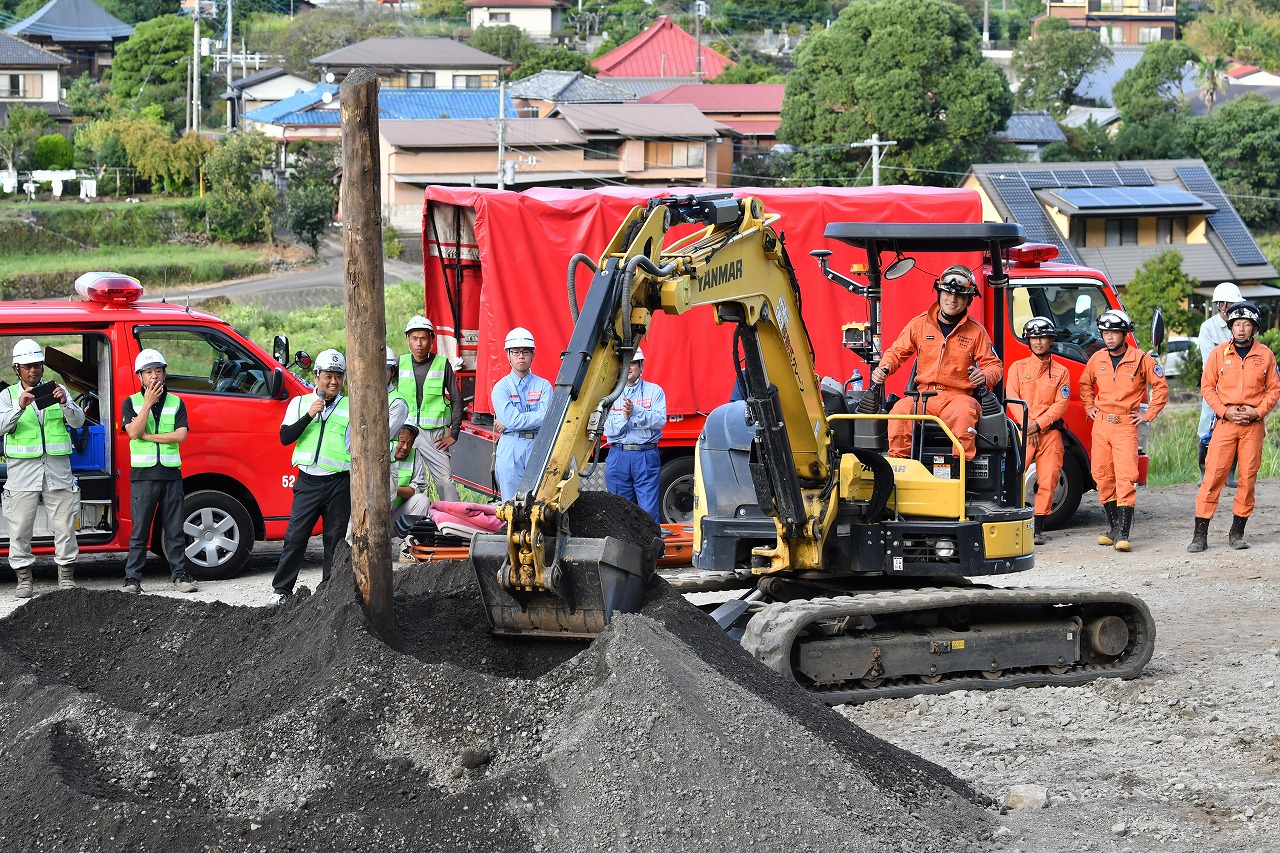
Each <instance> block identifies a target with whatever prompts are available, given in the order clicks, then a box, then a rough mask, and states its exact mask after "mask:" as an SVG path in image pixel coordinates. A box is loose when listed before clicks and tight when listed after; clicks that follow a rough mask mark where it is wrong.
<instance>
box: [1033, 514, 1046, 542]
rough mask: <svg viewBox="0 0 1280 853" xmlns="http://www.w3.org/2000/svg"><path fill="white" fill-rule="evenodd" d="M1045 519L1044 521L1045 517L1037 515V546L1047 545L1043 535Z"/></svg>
mask: <svg viewBox="0 0 1280 853" xmlns="http://www.w3.org/2000/svg"><path fill="white" fill-rule="evenodd" d="M1043 519H1044V516H1043V515H1037V516H1036V528H1035V531H1036V532H1035V543H1036V544H1037V545H1043V544H1044V543H1045V538H1044V533H1043V527H1042V520H1043Z"/></svg>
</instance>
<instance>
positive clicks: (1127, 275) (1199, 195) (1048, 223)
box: [970, 160, 1276, 286]
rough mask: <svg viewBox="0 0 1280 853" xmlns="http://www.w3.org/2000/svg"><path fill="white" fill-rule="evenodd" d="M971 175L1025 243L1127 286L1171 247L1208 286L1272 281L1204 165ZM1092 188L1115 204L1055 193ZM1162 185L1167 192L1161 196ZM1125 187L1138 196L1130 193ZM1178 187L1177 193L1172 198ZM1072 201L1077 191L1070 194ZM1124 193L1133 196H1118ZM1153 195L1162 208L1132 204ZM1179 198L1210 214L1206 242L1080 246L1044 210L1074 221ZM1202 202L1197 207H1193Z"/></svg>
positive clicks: (1134, 164) (978, 168)
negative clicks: (1079, 201)
mask: <svg viewBox="0 0 1280 853" xmlns="http://www.w3.org/2000/svg"><path fill="white" fill-rule="evenodd" d="M970 174H971V175H972V176H973V177H974V178H975V179H976V180H977V182H978V184H979V186H980V187H981V188H982V191H983V192H984V194H985V195H986V196H987V198H988V199H990V201H991V203H992V205H993V206H994V207H995V209H996V212H997V214H999V215H1000V216H1001V217H1002V218H1004V219H1006V220H1007V221H1010V222H1017V223H1019V224H1020V225H1022V227H1023V229H1024V230H1025V231H1026V232H1027V238H1028V239H1030V240H1035V241H1038V242H1044V243H1052V244H1054V245H1056V246H1058V251H1059V253H1060V255H1061V257H1062V259H1063V260H1066V261H1071V262H1074V263H1080V264H1085V265H1087V266H1091V267H1094V268H1096V269H1100V270H1102V272H1103V273H1105V274H1106V276H1107V278H1108V279H1110V280H1111V283H1112V284H1115V285H1118V286H1122V285H1125V284H1127V283H1128V282H1129V281H1130V280H1131V279H1132V278H1133V274H1134V273H1135V272H1136V271H1137V269H1138V267H1140V266H1141V265H1142V264H1143V263H1144V262H1145V261H1146V260H1148V259H1149V258H1151V257H1154V256H1155V255H1158V254H1159V253H1160V252H1162V251H1165V250H1167V249H1169V248H1176V249H1177V250H1178V251H1179V252H1180V253H1181V254H1182V268H1183V270H1184V271H1185V272H1186V273H1187V274H1188V275H1191V276H1194V277H1196V278H1198V279H1200V281H1202V282H1205V283H1210V282H1214V283H1216V282H1221V281H1242V280H1243V281H1257V280H1260V279H1269V278H1275V276H1276V271H1275V268H1274V267H1272V265H1271V264H1270V263H1269V262H1268V261H1267V259H1266V257H1265V256H1264V255H1263V254H1262V251H1261V250H1260V249H1259V248H1258V244H1257V242H1256V241H1255V240H1254V239H1253V235H1252V234H1250V233H1249V230H1248V228H1247V227H1245V225H1244V222H1243V221H1242V220H1241V219H1240V216H1239V214H1238V213H1236V210H1235V208H1234V207H1232V205H1231V201H1230V199H1228V198H1227V197H1226V195H1225V194H1224V193H1223V192H1222V189H1221V187H1219V186H1218V183H1217V181H1216V180H1215V179H1214V177H1213V175H1212V174H1211V173H1210V172H1209V170H1208V168H1207V167H1206V166H1205V164H1204V161H1203V160H1127V161H1124V162H1090V163H975V164H974V165H973V166H972V167H971V169H970ZM1084 188H1092V189H1094V191H1095V194H1100V195H1101V196H1102V197H1104V198H1105V197H1107V196H1114V197H1115V204H1113V205H1111V206H1107V205H1103V206H1101V207H1096V208H1094V209H1091V210H1081V209H1080V208H1078V207H1076V206H1075V205H1073V204H1069V203H1068V204H1065V205H1064V204H1062V201H1063V198H1062V196H1060V195H1058V192H1059V191H1061V190H1064V189H1067V190H1069V189H1084ZM1161 188H1166V189H1165V191H1164V192H1161ZM1126 189H1132V190H1136V191H1137V192H1136V193H1127V194H1126V193H1125V192H1124V191H1125V190H1126ZM1173 190H1177V191H1179V192H1177V193H1174V192H1172V191H1173ZM1067 195H1068V196H1069V197H1074V196H1073V194H1071V193H1067ZM1125 195H1127V196H1128V198H1127V199H1125V198H1121V196H1125ZM1144 195H1146V196H1151V197H1152V198H1153V199H1156V200H1161V199H1159V198H1157V197H1161V196H1162V197H1163V204H1154V203H1153V204H1151V205H1144V204H1133V203H1132V202H1134V201H1140V200H1141V198H1142V197H1143V196H1144ZM1175 196H1176V197H1177V198H1179V199H1182V200H1183V201H1186V202H1189V203H1188V204H1185V205H1182V206H1181V209H1183V210H1189V211H1193V212H1194V211H1195V210H1197V209H1198V210H1199V211H1200V212H1202V213H1204V214H1207V220H1208V225H1209V227H1208V228H1207V229H1206V238H1207V242H1205V243H1179V244H1177V245H1176V246H1170V245H1167V244H1162V245H1125V246H1095V247H1086V246H1076V245H1074V244H1073V243H1072V242H1071V241H1070V240H1069V239H1068V235H1065V234H1062V233H1061V232H1060V231H1058V229H1057V227H1056V226H1055V225H1054V223H1053V220H1052V219H1051V218H1050V217H1049V215H1048V213H1047V207H1055V208H1057V209H1058V210H1059V211H1060V212H1062V213H1065V214H1067V215H1069V216H1072V215H1085V216H1091V217H1099V216H1106V215H1109V214H1110V215H1117V214H1120V215H1126V216H1137V215H1147V216H1159V215H1162V214H1163V215H1166V216H1167V215H1170V212H1171V211H1170V207H1169V203H1170V202H1171V201H1172V200H1174V198H1175ZM1194 202H1199V203H1200V204H1199V205H1196V204H1194Z"/></svg>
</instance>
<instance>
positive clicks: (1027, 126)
mask: <svg viewBox="0 0 1280 853" xmlns="http://www.w3.org/2000/svg"><path fill="white" fill-rule="evenodd" d="M996 136H998V137H1000V138H1001V139H1003V140H1005V141H1006V142H1022V143H1034V144H1037V145H1047V144H1049V143H1050V142H1066V141H1067V135H1066V134H1065V133H1063V132H1062V128H1060V127H1058V123H1057V122H1056V121H1054V120H1053V116H1051V115H1049V114H1048V113H1045V112H1038V113H1014V114H1013V115H1011V116H1009V126H1008V128H1006V129H1005V130H1001V131H997V132H996Z"/></svg>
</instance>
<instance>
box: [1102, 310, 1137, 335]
mask: <svg viewBox="0 0 1280 853" xmlns="http://www.w3.org/2000/svg"><path fill="white" fill-rule="evenodd" d="M1098 331H1099V332H1132V331H1133V321H1132V320H1130V319H1129V315H1128V314H1127V313H1125V312H1124V311H1121V310H1120V309H1119V308H1110V309H1108V310H1106V311H1103V312H1102V314H1100V315H1099V316H1098Z"/></svg>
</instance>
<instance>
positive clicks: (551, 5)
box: [462, 0, 569, 9]
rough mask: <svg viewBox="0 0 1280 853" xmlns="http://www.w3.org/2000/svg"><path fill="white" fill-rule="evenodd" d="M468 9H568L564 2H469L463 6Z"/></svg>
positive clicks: (542, 0)
mask: <svg viewBox="0 0 1280 853" xmlns="http://www.w3.org/2000/svg"><path fill="white" fill-rule="evenodd" d="M462 5H463V6H465V7H467V8H468V9H475V8H478V7H482V8H485V9H556V8H560V9H567V8H568V7H569V4H568V3H565V2H564V1H563V0H467V2H465V3H463V4H462Z"/></svg>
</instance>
